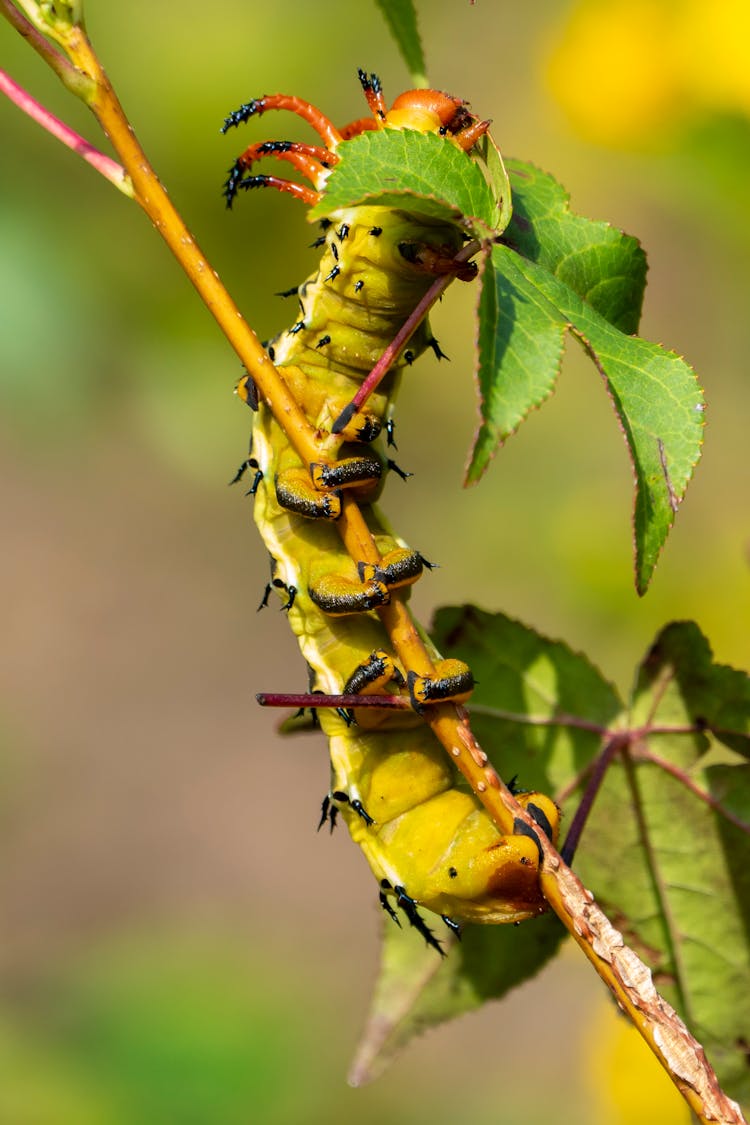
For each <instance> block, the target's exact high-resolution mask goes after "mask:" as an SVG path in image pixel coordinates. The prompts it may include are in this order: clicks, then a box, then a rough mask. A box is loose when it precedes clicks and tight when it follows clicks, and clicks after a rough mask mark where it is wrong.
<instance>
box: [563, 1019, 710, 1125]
mask: <svg viewBox="0 0 750 1125" xmlns="http://www.w3.org/2000/svg"><path fill="white" fill-rule="evenodd" d="M585 1048H586V1049H585V1050H584V1052H583V1057H584V1058H585V1059H586V1068H587V1075H586V1081H587V1083H588V1086H589V1089H590V1090H591V1103H592V1104H591V1119H592V1121H602V1122H606V1123H607V1125H689V1122H690V1111H689V1110H688V1107H687V1105H686V1103H685V1102H684V1101H683V1099H682V1097H681V1095H680V1094H679V1093H678V1091H677V1089H676V1088H675V1087H674V1086H673V1085H672V1082H671V1081H670V1080H669V1078H668V1077H667V1074H666V1073H665V1071H664V1070H663V1069H662V1068H661V1066H660V1065H659V1063H658V1062H657V1061H656V1059H655V1058H654V1056H653V1055H652V1054H651V1051H650V1050H649V1048H648V1047H647V1046H646V1043H645V1042H644V1041H643V1039H642V1038H641V1037H640V1035H639V1034H638V1032H637V1031H636V1030H635V1028H634V1027H633V1026H632V1024H631V1023H630V1022H629V1020H627V1019H625V1017H624V1016H621V1015H620V1014H619V1012H618V1011H617V1010H616V1008H615V1006H614V1004H612V1003H610V1002H609V1001H607V1000H603V1001H602V1005H601V1007H600V1009H599V1012H598V1013H597V1014H596V1015H595V1016H594V1018H593V1020H592V1024H591V1027H590V1029H589V1032H588V1034H587V1042H586V1044H585Z"/></svg>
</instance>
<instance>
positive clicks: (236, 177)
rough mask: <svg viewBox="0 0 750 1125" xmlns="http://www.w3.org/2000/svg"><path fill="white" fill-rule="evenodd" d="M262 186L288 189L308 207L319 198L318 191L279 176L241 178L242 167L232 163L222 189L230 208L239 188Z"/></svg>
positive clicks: (281, 189)
mask: <svg viewBox="0 0 750 1125" xmlns="http://www.w3.org/2000/svg"><path fill="white" fill-rule="evenodd" d="M264 187H272V188H276V190H277V191H288V192H289V194H290V195H293V196H294V198H295V199H300V200H301V201H302V202H303V203H306V204H307V206H308V207H314V206H315V204H316V203H317V202H318V200H319V199H320V192H319V191H314V190H313V188H309V187H305V185H304V184H295V183H293V181H292V180H284V179H282V178H281V177H279V176H246V177H245V178H244V179H243V178H242V169H241V168H238V167H237V165H236V164H233V165H232V167H231V168H230V169H229V176H228V177H227V180H226V182H225V184H224V190H223V195H224V198H225V199H226V201H227V207H228V208H231V206H232V204H233V203H234V201H235V198H236V196H237V192H238V191H239V190H240V188H242V190H243V191H251V190H252V189H253V188H264Z"/></svg>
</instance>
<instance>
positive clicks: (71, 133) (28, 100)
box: [0, 70, 133, 199]
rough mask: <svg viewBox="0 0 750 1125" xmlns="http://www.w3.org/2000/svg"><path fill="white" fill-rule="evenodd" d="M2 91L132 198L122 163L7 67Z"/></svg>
mask: <svg viewBox="0 0 750 1125" xmlns="http://www.w3.org/2000/svg"><path fill="white" fill-rule="evenodd" d="M0 93H3V94H5V95H6V96H7V97H8V98H10V100H11V101H12V102H13V104H14V105H17V106H18V108H19V109H20V110H21V111H22V112H23V113H26V114H28V116H29V117H30V118H31V119H32V120H33V121H36V123H37V125H41V127H42V128H43V129H46V131H47V132H48V133H51V135H52V136H53V137H55V138H56V139H57V140H58V141H61V142H62V144H64V145H65V146H66V148H69V149H72V151H73V152H75V153H77V154H78V155H79V156H81V157H83V159H84V160H85V161H86V163H87V164H90V165H91V167H92V168H95V169H96V171H97V172H100V173H101V174H102V176H104V178H105V180H109V182H110V183H112V184H114V185H115V187H116V188H119V190H120V191H121V192H123V194H124V195H127V196H129V197H130V198H131V199H132V198H133V185H132V183H131V180H130V177H129V176H128V174H127V173H126V171H125V169H124V168H123V166H122V164H118V163H117V161H116V160H113V159H112V157H111V156H106V155H105V154H104V153H103V152H100V151H99V149H98V148H95V147H94V146H93V145H92V144H90V143H89V142H88V141H87V140H86V139H85V137H82V136H81V135H80V133H76V131H75V129H71V128H70V126H69V125H66V124H65V123H64V122H62V121H60V119H59V118H58V117H55V115H54V114H53V113H50V111H49V110H48V109H45V108H44V106H43V105H42V104H41V103H40V102H38V101H37V100H36V98H32V96H31V94H29V93H28V92H27V91H26V90H24V88H23V87H22V86H19V85H18V83H17V82H14V80H13V79H12V78H11V77H10V75H9V74H7V73H6V71H4V70H0Z"/></svg>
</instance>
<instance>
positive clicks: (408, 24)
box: [375, 0, 429, 86]
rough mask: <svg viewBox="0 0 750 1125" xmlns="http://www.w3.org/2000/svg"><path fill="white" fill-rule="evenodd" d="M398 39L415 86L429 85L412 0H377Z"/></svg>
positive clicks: (397, 42) (399, 47)
mask: <svg viewBox="0 0 750 1125" xmlns="http://www.w3.org/2000/svg"><path fill="white" fill-rule="evenodd" d="M375 3H376V5H377V6H378V8H380V11H381V12H382V14H383V19H384V20H385V22H386V23H387V24H388V30H389V31H390V33H391V35H392V36H393V38H394V39H395V40H396V45H397V47H398V49H399V51H400V52H401V57H402V59H403V60H404V62H405V63H406V66H407V69H408V71H409V74H410V75H411V80H412V82H413V83H414V85H415V86H428V85H429V83H428V81H427V67H426V64H425V60H424V51H423V49H422V40H421V38H420V36H419V27H418V25H417V12H416V9H415V7H414V5H413V4H412V2H411V0H375Z"/></svg>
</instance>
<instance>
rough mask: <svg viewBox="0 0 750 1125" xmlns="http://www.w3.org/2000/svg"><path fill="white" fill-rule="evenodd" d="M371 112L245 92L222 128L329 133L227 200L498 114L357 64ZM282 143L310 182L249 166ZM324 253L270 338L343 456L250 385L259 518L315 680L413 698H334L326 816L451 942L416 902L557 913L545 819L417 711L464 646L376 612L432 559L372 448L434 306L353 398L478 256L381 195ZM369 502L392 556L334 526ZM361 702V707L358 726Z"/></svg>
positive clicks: (252, 156)
mask: <svg viewBox="0 0 750 1125" xmlns="http://www.w3.org/2000/svg"><path fill="white" fill-rule="evenodd" d="M360 80H361V82H362V86H363V89H364V92H365V96H366V98H367V101H368V104H369V106H370V109H371V112H372V116H371V117H367V118H363V119H360V120H358V121H355V122H353V123H351V124H350V125H348V126H346V127H344V128H343V129H341V130H338V129H336V128H335V127H334V126H333V125H332V124H331V122H330V121H329V120H328V119H327V118H326V117H324V116H323V114H322V113H321V112H320V111H319V110H317V109H316V108H315V107H313V106H312V105H310V104H309V103H307V102H304V101H302V100H301V99H299V98H297V97H293V96H288V95H283V94H277V95H273V96H268V97H263V98H260V99H256V100H254V101H251V102H248V103H247V104H246V105H243V106H241V107H240V109H238V110H237V111H235V112H234V113H232V114H231V115H230V116H229V117H228V118H227V119H226V122H225V124H224V131H226V129H228V128H230V127H232V126H236V125H239V124H241V123H244V122H246V121H247V120H249V119H250V118H251V117H253V116H256V115H260V114H262V113H264V112H266V111H267V110H270V109H287V110H290V111H292V112H293V113H295V114H297V115H298V116H299V117H302V118H303V119H304V120H306V121H307V122H309V123H310V124H311V125H312V126H313V128H314V129H315V130H316V131H317V133H318V134H319V136H320V138H321V140H322V141H323V145H324V146H325V147H322V146H319V145H307V144H302V143H299V142H289V141H270V142H261V143H259V144H254V145H251V146H250V147H249V148H247V149H246V150H245V151H244V152H243V154H242V155H241V156H240V157H239V158H238V160H237V161H236V162H235V164H234V165H233V166H232V168H231V169H230V172H229V177H228V179H227V182H226V185H225V196H226V200H227V204H228V206H231V204H232V203H233V201H234V199H235V197H236V195H237V193H238V192H239V191H240V190H247V189H252V188H255V187H267V186H270V187H275V188H277V189H278V190H281V191H287V192H290V193H292V194H293V195H295V196H296V197H297V198H299V199H301V200H303V201H304V202H306V203H308V204H314V203H316V202H318V200H319V199H320V198H321V194H322V192H323V191H324V187H325V180H326V176H327V174H328V169H329V168H330V167H331V166H332V165H333V164H335V163H336V161H337V160H338V157H337V150H338V149H339V148H340V146H341V145H344V144H346V141H347V140H348V139H349V138H351V137H352V136H355V135H357V134H359V133H362V132H364V131H366V130H372V129H390V128H397V129H402V128H409V129H416V130H419V131H422V132H428V131H430V132H436V133H439V134H441V135H442V136H444V137H445V143H446V144H454V145H457V146H459V147H460V148H461V149H463V151H464V152H465V153H466V154H467V155H466V159H467V160H470V159H471V157H470V156H469V155H468V153H469V150H470V149H471V148H472V147H473V146H474V144H475V143H476V142H477V141H478V140H479V138H480V137H481V136H482V135H483V134H484V132H485V131H486V129H487V122H480V121H477V120H476V119H475V118H473V117H472V116H471V115H470V114H469V113H468V111H467V109H466V107H465V105H464V103H463V102H461V101H460V100H459V99H457V98H453V97H450V96H448V95H446V94H443V93H440V92H438V91H434V90H412V91H408V92H407V93H405V94H402V95H401V96H400V97H399V98H397V99H396V101H395V102H394V104H393V106H392V108H391V109H390V110H388V109H387V108H386V106H385V103H384V101H383V97H382V93H381V89H380V83H379V81H378V79H377V78H376V77H375V76H374V75H372V76H368V75H366V74H363V73H362V72H361V71H360ZM265 156H271V157H274V158H276V159H278V160H282V161H286V162H288V163H290V164H292V166H293V167H296V168H297V169H298V171H300V172H301V173H302V174H303V176H304V177H305V178H306V179H307V180H308V181H309V182H310V183H311V184H312V185H313V186H312V187H308V186H307V185H304V184H299V183H292V182H290V181H288V180H284V179H280V178H278V177H274V176H265V175H254V174H252V173H251V172H250V169H251V167H252V165H253V164H254V163H255V162H256V161H257V160H258V159H260V158H261V157H265ZM322 225H323V234H322V236H321V238H320V240H319V242H320V245H321V248H322V251H323V253H322V259H321V262H320V265H319V267H318V269H317V271H316V273H315V274H314V275H313V276H312V277H310V278H309V279H308V280H307V281H305V282H304V283H303V284H302V285H301V286H300V288H299V290H298V293H299V300H300V306H301V313H300V317H299V320H298V321H297V322H296V323H295V324H294V325H293V326H292V327H291V328H290V329H289V330H288V331H286V332H284V333H282V334H281V335H280V336H278V337H277V338H276V339H275V340H273V341H272V343H271V345H269V348H268V351H269V355H270V356H271V358H272V359H273V361H274V363H275V364H276V366H277V368H278V369H279V371H280V374H281V375H282V377H283V379H284V380H285V382H286V383H287V385H288V387H289V388H290V390H291V391H292V393H293V395H294V398H295V399H296V401H297V403H298V404H299V405H300V407H301V408H302V410H303V411H304V414H305V416H306V418H307V420H308V421H309V423H310V425H311V426H312V427H313V428H314V429H315V430H316V431H318V432H319V433H324V434H328V435H330V433H331V431H332V430H334V423H336V420H337V419H340V416H342V412H343V417H344V418H345V419H346V423H345V425H344V426H343V428H342V429H341V432H340V435H339V438H340V440H339V444H338V446H337V448H336V455H335V457H334V458H333V461H334V463H333V464H328V463H326V464H320V465H317V464H312V465H308V464H305V463H303V461H302V460H301V459H300V457H299V455H298V454H297V453H296V451H295V449H294V448H293V446H292V445H291V443H290V441H289V439H288V438H287V436H286V435H285V433H284V431H283V430H282V428H281V427H280V425H279V424H278V422H277V421H276V420H275V418H274V417H273V415H272V413H271V411H270V409H269V408H268V407H267V406H266V405H265V404H264V403H263V402H258V400H257V394H256V392H255V388H254V385H253V383H252V380H251V379H250V378H249V376H246V377H245V378H243V379H242V380H241V381H240V383H239V385H238V393H239V395H240V397H241V398H242V399H244V401H246V402H247V403H249V404H250V405H251V406H252V407H253V408H254V409H255V411H256V413H255V417H254V425H253V436H252V446H251V456H250V457H249V459H248V461H247V462H245V464H244V465H243V466H242V469H241V470H240V473H238V477H237V478H236V479H239V477H240V475H241V474H242V472H243V471H245V470H247V469H251V470H253V471H254V474H255V476H254V479H253V483H252V487H251V489H250V491H251V492H253V493H254V494H255V521H256V523H257V526H258V529H259V530H260V533H261V535H262V537H263V540H264V542H265V545H266V547H267V548H268V551H269V553H270V556H271V560H272V581H271V583H269V587H268V589H267V591H266V595H265V597H264V601H263V603H262V604H265V603H266V601H267V599H268V597H269V595H270V593H271V591H272V590H273V589H276V590H277V592H278V593H279V594H280V596H281V597H282V598H283V599H284V606H283V608H284V609H286V611H287V613H288V617H289V622H290V624H291V627H292V629H293V631H294V633H295V635H296V637H297V639H298V641H299V645H300V649H301V651H302V655H303V656H304V659H305V661H306V662H307V665H308V668H309V670H310V681H311V683H310V688H311V691H314V692H320V693H323V694H324V695H340V694H359V695H362V694H383V693H387V694H389V695H391V696H394V695H396V696H404V697H407V698H408V699H409V701H410V703H411V708H410V709H408V710H405V709H401V710H388V709H385V708H383V709H381V708H378V709H375V708H372V709H371V708H367V709H366V708H364V707H362V708H355V709H354V712H353V715H352V713H351V712H349V713H347V712H341V711H336V710H334V709H332V708H321V709H320V711H319V712H318V714H319V721H320V725H321V726H322V728H323V730H324V732H325V734H326V735H327V737H328V740H329V746H330V756H331V775H332V780H331V788H330V791H329V793H328V795H327V797H326V798H325V801H324V803H323V815H322V819H321V823H325V821H326V820H330V823H331V827H333V824H334V822H335V819H336V816H337V814H338V812H340V813H341V815H342V816H343V818H344V820H345V821H346V823H347V825H348V828H349V831H350V833H351V836H352V839H353V840H354V841H355V842H356V843H357V844H358V845H359V846H360V847H361V849H362V851H363V852H364V854H365V856H366V857H367V861H368V863H369V864H370V867H371V868H372V871H373V873H374V875H375V877H376V879H377V880H378V882H379V885H380V901H381V904H382V905H383V907H384V909H385V910H386V911H387V912H388V913H389V914H390V915H391V916H392V917H394V918H395V919H396V920H398V918H397V914H396V911H395V909H394V901H395V905H396V906H397V907H400V908H401V910H402V911H403V912H404V913H405V915H406V917H407V919H408V920H409V921H410V922H411V924H412V925H414V926H416V927H417V928H418V929H419V930H420V932H421V933H422V934H423V936H424V937H425V938H426V940H427V941H428V942H429V944H431V945H433V946H434V947H435V948H436V949H438V950H440V951H441V952H442V950H441V947H440V944H439V942H438V941H437V939H436V938H435V937H434V935H433V934H432V931H431V930H430V929H429V928H428V926H427V925H426V924H425V922H424V920H423V919H422V917H421V915H420V914H419V912H418V909H417V907H423V908H425V909H427V910H430V911H433V912H434V913H436V914H438V915H441V916H442V918H443V920H444V921H445V922H446V924H447V925H448V926H449V927H450V928H451V929H452V930H454V931H458V929H459V923H460V922H464V921H467V922H488V923H496V922H517V921H521V920H523V919H526V918H529V917H533V916H534V915H537V914H539V913H541V912H542V911H543V910H544V900H543V898H542V895H541V892H540V890H539V885H538V866H539V849H538V844H537V842H536V841H535V839H534V838H533V834H524V833H523V830H522V829H520V830H519V834H517V835H503V834H502V833H501V832H500V831H499V830H498V828H497V827H496V826H495V824H494V823H493V821H492V820H491V818H490V816H489V814H488V813H487V812H486V810H485V809H484V808H483V806H482V805H481V804H480V802H479V801H478V799H477V798H476V796H475V795H474V794H473V793H472V792H471V791H470V790H469V789H468V787H467V785H466V783H465V782H464V781H463V779H462V778H461V777H460V775H459V774H458V773H457V771H456V770H455V768H454V766H453V764H452V762H451V761H450V759H449V758H448V757H447V755H446V754H445V752H444V750H443V748H442V747H441V745H440V744H439V742H438V741H437V739H436V738H435V736H434V735H433V733H432V731H431V730H430V728H429V727H428V726H427V725H426V724H425V722H424V721H423V719H422V717H421V716H420V713H421V712H422V711H423V710H424V708H425V707H428V706H429V705H430V704H431V703H435V702H438V701H442V700H455V701H459V702H460V701H462V700H465V699H467V698H468V697H469V695H470V693H471V688H472V685H473V680H472V677H471V672H470V670H469V668H468V667H467V666H466V665H465V664H463V663H461V662H459V661H456V660H449V661H442V660H441V659H440V656H439V654H438V653H437V652H436V651H435V650H434V648H432V647H430V648H429V652H430V654H431V656H432V658H433V660H434V663H435V669H436V670H435V675H431V676H424V675H418V674H417V673H416V672H414V671H413V670H411V669H409V668H403V667H399V664H398V661H397V660H396V659H395V657H394V655H393V653H392V651H391V650H390V643H389V638H388V633H387V632H386V630H385V628H384V626H383V624H382V622H381V619H380V617H379V615H378V610H380V609H382V608H383V607H384V606H386V605H388V603H389V602H391V601H392V600H393V599H396V598H399V599H405V598H406V597H408V593H409V587H410V586H411V585H412V584H413V583H414V582H416V581H417V580H418V579H419V577H420V575H421V574H422V571H423V569H424V567H425V566H426V565H427V566H429V564H427V563H426V561H425V560H424V559H423V558H422V556H421V555H419V553H418V552H416V551H413V550H411V549H409V548H408V547H407V546H406V545H405V544H404V543H403V542H402V540H400V539H399V538H398V537H396V536H395V535H394V534H393V533H392V532H391V531H390V529H389V528H388V526H387V524H386V523H385V522H384V520H383V518H382V517H381V515H380V514H379V512H378V511H377V509H376V508H375V507H374V506H373V503H374V501H375V500H377V498H378V496H379V493H380V491H381V487H382V482H383V477H384V474H385V472H386V471H387V469H388V468H393V467H394V466H393V463H392V462H390V461H389V460H388V458H387V456H385V457H384V456H383V455H382V454H381V453H379V452H377V451H376V449H375V448H374V447H373V444H372V443H373V442H374V441H375V440H376V439H377V438H378V436H379V435H381V433H382V431H383V430H384V429H385V431H386V433H387V434H388V438H389V441H390V432H389V420H390V407H391V403H392V400H393V396H394V394H395V391H396V388H397V384H398V381H399V378H400V376H401V374H402V372H403V369H404V367H405V366H406V365H408V364H410V363H411V362H412V361H413V359H414V358H416V357H417V356H418V355H419V354H420V353H421V352H422V351H424V350H425V348H427V347H429V346H432V347H433V348H434V349H435V350H436V351H438V352H439V349H437V345H436V343H435V341H434V340H433V338H432V336H431V334H430V330H429V326H428V324H427V322H426V321H423V322H422V324H421V325H420V326H419V328H418V329H417V330H416V331H415V333H414V334H413V335H412V337H411V339H410V340H409V343H408V346H407V348H406V349H405V350H403V351H402V353H401V354H400V355H399V356H398V358H397V360H396V362H395V363H394V365H393V367H392V368H391V370H390V372H389V373H388V375H387V376H386V378H385V379H384V380H383V382H382V383H381V384H380V385H379V387H378V390H377V391H376V392H375V393H374V394H373V395H372V396H371V397H370V398H369V399H368V401H367V406H366V408H363V409H361V410H354V411H352V410H351V409H350V410H346V409H345V408H347V407H348V406H349V404H350V402H351V400H352V397H353V395H354V394H355V392H356V391H357V390H358V388H359V387H360V385H361V383H362V381H363V379H364V378H365V377H366V376H367V374H368V373H369V372H370V370H371V369H372V368H373V366H374V365H375V363H376V361H377V360H378V359H379V358H380V356H381V354H382V352H383V351H384V349H385V348H386V346H387V345H388V344H389V343H390V342H391V340H392V339H393V338H394V336H395V335H396V333H397V331H398V329H399V328H400V327H401V326H402V324H403V323H404V321H405V320H406V319H407V317H408V316H409V314H410V313H411V312H412V310H413V309H414V308H415V306H416V305H417V303H418V302H419V300H420V299H421V298H422V297H423V296H424V294H425V293H426V291H427V289H428V288H429V287H430V286H431V285H432V283H433V282H434V280H435V278H436V277H437V276H441V275H445V274H449V275H450V274H453V275H456V276H459V277H462V278H464V279H469V278H471V277H472V276H473V275H474V273H475V272H476V271H475V268H474V267H473V266H472V265H468V266H467V265H466V264H463V265H458V264H457V263H456V262H455V257H456V254H457V253H458V251H459V249H460V248H461V246H462V245H463V242H464V234H463V231H462V229H461V227H460V225H459V224H457V223H449V222H444V221H437V220H435V219H433V218H430V217H428V216H425V215H420V214H419V213H418V212H412V211H404V210H395V209H392V208H386V207H378V206H359V207H350V208H346V209H342V210H338V211H336V212H335V213H332V214H330V215H329V217H328V218H327V219H326V220H325V221H324V222H323V224H322ZM344 493H348V494H349V495H350V496H351V497H353V498H354V499H355V500H356V501H357V503H358V504H359V505H360V508H361V511H362V513H363V515H364V518H365V520H366V523H367V526H368V528H369V530H370V532H371V533H372V536H373V538H374V540H375V542H376V544H377V548H378V551H379V554H380V556H381V557H380V561H379V562H377V563H372V562H367V561H362V562H356V561H355V560H353V559H352V558H351V557H350V555H349V554H348V552H347V551H346V550H345V549H344V547H343V544H342V540H341V537H340V535H339V533H338V530H337V527H336V522H335V521H336V520H337V519H338V518H339V516H340V514H341V509H342V497H343V495H344ZM352 717H353V718H354V719H355V720H356V722H354V723H352V721H351V720H352ZM518 799H519V801H520V802H521V803H522V804H523V805H524V806H525V807H526V808H527V809H528V810H529V812H530V813H531V814H532V816H533V817H534V819H536V820H537V822H538V823H539V824H540V825H541V827H542V828H544V830H545V831H546V832H547V833H548V835H549V836H550V837H551V838H553V839H554V838H556V833H557V827H558V811H557V808H556V806H555V805H554V803H553V802H552V801H551V800H550V799H549V798H547V797H544V796H543V795H541V794H539V793H525V794H521V795H519V797H518Z"/></svg>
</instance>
